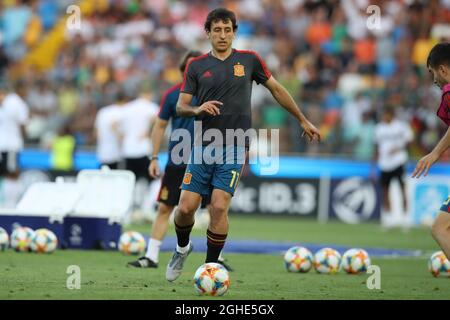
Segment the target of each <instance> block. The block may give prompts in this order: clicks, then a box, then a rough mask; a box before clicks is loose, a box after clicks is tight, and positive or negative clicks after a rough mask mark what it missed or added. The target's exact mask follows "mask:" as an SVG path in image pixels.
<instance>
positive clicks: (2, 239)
mask: <svg viewBox="0 0 450 320" xmlns="http://www.w3.org/2000/svg"><path fill="white" fill-rule="evenodd" d="M8 247H9V235H8V232H6V230H5V229H3V228H2V227H0V251H5V250H6V249H7V248H8Z"/></svg>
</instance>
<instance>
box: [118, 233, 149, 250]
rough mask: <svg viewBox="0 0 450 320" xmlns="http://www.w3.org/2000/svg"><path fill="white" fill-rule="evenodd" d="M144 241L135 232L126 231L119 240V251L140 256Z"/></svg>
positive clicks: (140, 235)
mask: <svg viewBox="0 0 450 320" xmlns="http://www.w3.org/2000/svg"><path fill="white" fill-rule="evenodd" d="M145 246H146V243H145V239H144V237H143V236H142V234H140V233H139V232H137V231H126V232H124V233H122V235H121V236H120V239H119V251H121V252H122V253H124V254H141V253H143V252H144V250H145Z"/></svg>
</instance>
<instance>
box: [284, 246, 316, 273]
mask: <svg viewBox="0 0 450 320" xmlns="http://www.w3.org/2000/svg"><path fill="white" fill-rule="evenodd" d="M284 264H285V266H286V269H287V271H289V272H308V271H309V270H310V269H311V268H312V266H313V255H312V253H311V251H309V250H308V249H306V248H304V247H292V248H290V249H289V250H288V251H286V253H285V254H284Z"/></svg>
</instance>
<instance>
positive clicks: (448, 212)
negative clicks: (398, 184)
mask: <svg viewBox="0 0 450 320" xmlns="http://www.w3.org/2000/svg"><path fill="white" fill-rule="evenodd" d="M427 67H428V70H429V71H430V73H431V74H432V75H433V80H434V83H435V84H436V85H437V86H438V87H439V88H440V89H442V101H441V104H440V106H439V110H438V112H437V115H438V117H439V118H440V119H441V120H442V121H444V122H445V124H447V125H448V126H450V43H439V44H437V45H435V46H434V47H433V49H431V51H430V54H429V56H428V60H427ZM449 147H450V127H449V128H448V129H447V132H446V133H445V135H444V136H443V137H442V138H441V140H440V141H439V143H438V144H437V145H436V147H434V149H433V151H431V152H430V153H429V154H427V155H426V156H425V157H423V158H422V159H420V160H419V162H418V163H417V165H416V168H415V170H414V172H413V174H412V177H413V178H414V177H416V178H419V177H420V176H421V175H422V174H423V175H424V176H426V175H427V173H428V170H429V169H430V167H431V166H432V165H433V163H435V162H436V161H437V160H438V159H439V158H440V156H441V155H442V154H443V153H444V151H446V150H447V149H448V148H449ZM431 233H432V235H433V237H434V239H435V240H436V241H437V243H438V244H439V246H440V247H441V248H442V250H443V251H444V253H445V255H446V256H447V258H450V196H449V197H448V198H447V200H445V201H444V203H443V204H442V206H441V209H440V211H439V214H438V216H437V218H436V220H435V222H434V224H433V227H432V231H431Z"/></svg>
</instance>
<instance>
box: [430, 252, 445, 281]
mask: <svg viewBox="0 0 450 320" xmlns="http://www.w3.org/2000/svg"><path fill="white" fill-rule="evenodd" d="M428 270H429V271H430V272H431V274H432V275H433V276H434V277H450V261H449V260H448V259H447V257H446V256H445V254H444V252H442V251H437V252H435V253H433V254H432V255H431V257H430V260H428Z"/></svg>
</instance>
